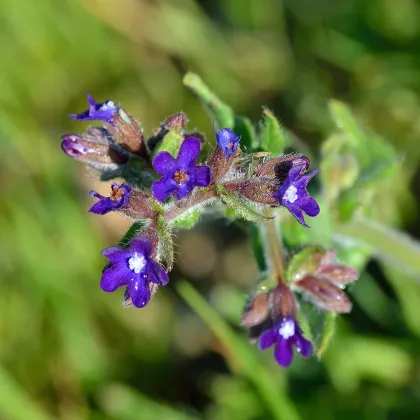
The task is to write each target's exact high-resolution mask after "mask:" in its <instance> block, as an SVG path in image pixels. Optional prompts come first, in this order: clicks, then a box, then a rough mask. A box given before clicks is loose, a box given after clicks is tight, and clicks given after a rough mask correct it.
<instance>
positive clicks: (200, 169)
mask: <svg viewBox="0 0 420 420" xmlns="http://www.w3.org/2000/svg"><path fill="white" fill-rule="evenodd" d="M209 184H210V168H209V167H208V166H206V165H200V166H197V167H196V168H195V170H194V185H196V186H198V187H207V186H208V185H209Z"/></svg>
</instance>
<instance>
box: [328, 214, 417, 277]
mask: <svg viewBox="0 0 420 420" xmlns="http://www.w3.org/2000/svg"><path fill="white" fill-rule="evenodd" d="M334 232H335V233H337V234H340V235H343V236H346V237H348V238H352V239H358V240H359V241H360V242H362V243H365V244H367V245H370V246H371V247H372V250H373V252H374V254H376V256H377V257H378V258H380V259H383V260H384V261H385V262H387V261H392V262H393V263H395V264H398V266H399V268H400V269H402V270H404V271H408V272H411V273H413V274H416V275H417V277H416V280H417V281H420V279H419V278H418V273H419V272H420V244H419V243H418V242H416V241H415V240H413V239H412V238H411V237H410V236H408V235H406V234H404V233H402V232H399V231H397V230H395V229H392V228H390V227H387V226H384V225H382V224H380V223H378V222H375V221H372V220H367V219H362V220H358V221H354V222H350V223H347V224H337V225H335V228H334Z"/></svg>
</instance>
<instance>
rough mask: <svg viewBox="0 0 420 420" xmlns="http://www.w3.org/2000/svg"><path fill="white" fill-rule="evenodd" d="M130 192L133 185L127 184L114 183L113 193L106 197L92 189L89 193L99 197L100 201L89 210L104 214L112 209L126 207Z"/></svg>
mask: <svg viewBox="0 0 420 420" xmlns="http://www.w3.org/2000/svg"><path fill="white" fill-rule="evenodd" d="M130 193H131V187H130V186H128V185H127V184H121V185H118V184H112V186H111V195H110V196H109V197H104V196H103V195H100V194H98V193H97V192H95V191H90V193H89V194H90V195H91V196H92V197H95V198H98V199H99V201H98V202H96V203H95V204H94V205H93V206H92V207H91V208H90V209H89V211H90V212H91V213H95V214H101V215H103V214H107V213H109V212H110V211H115V210H119V209H121V208H125V207H127V206H128V199H129V197H130Z"/></svg>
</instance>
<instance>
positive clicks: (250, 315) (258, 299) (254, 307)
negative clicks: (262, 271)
mask: <svg viewBox="0 0 420 420" xmlns="http://www.w3.org/2000/svg"><path fill="white" fill-rule="evenodd" d="M268 300H269V294H268V293H261V294H259V295H257V296H255V298H254V299H253V300H252V302H251V304H250V306H249V307H248V308H247V309H246V310H245V312H244V313H243V315H242V322H241V325H243V326H244V327H253V326H255V325H258V324H261V323H262V322H264V320H265V319H266V318H267V317H268V315H269V306H268V303H269V301H268Z"/></svg>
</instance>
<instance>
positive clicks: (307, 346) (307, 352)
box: [294, 334, 314, 358]
mask: <svg viewBox="0 0 420 420" xmlns="http://www.w3.org/2000/svg"><path fill="white" fill-rule="evenodd" d="M294 344H295V346H296V350H297V351H298V352H299V353H300V354H301V355H302V356H303V357H306V358H308V357H311V356H312V354H313V352H314V348H313V346H312V343H311V342H310V341H309V340H307V339H306V338H304V337H303V336H302V335H301V334H296V336H295V341H294Z"/></svg>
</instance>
